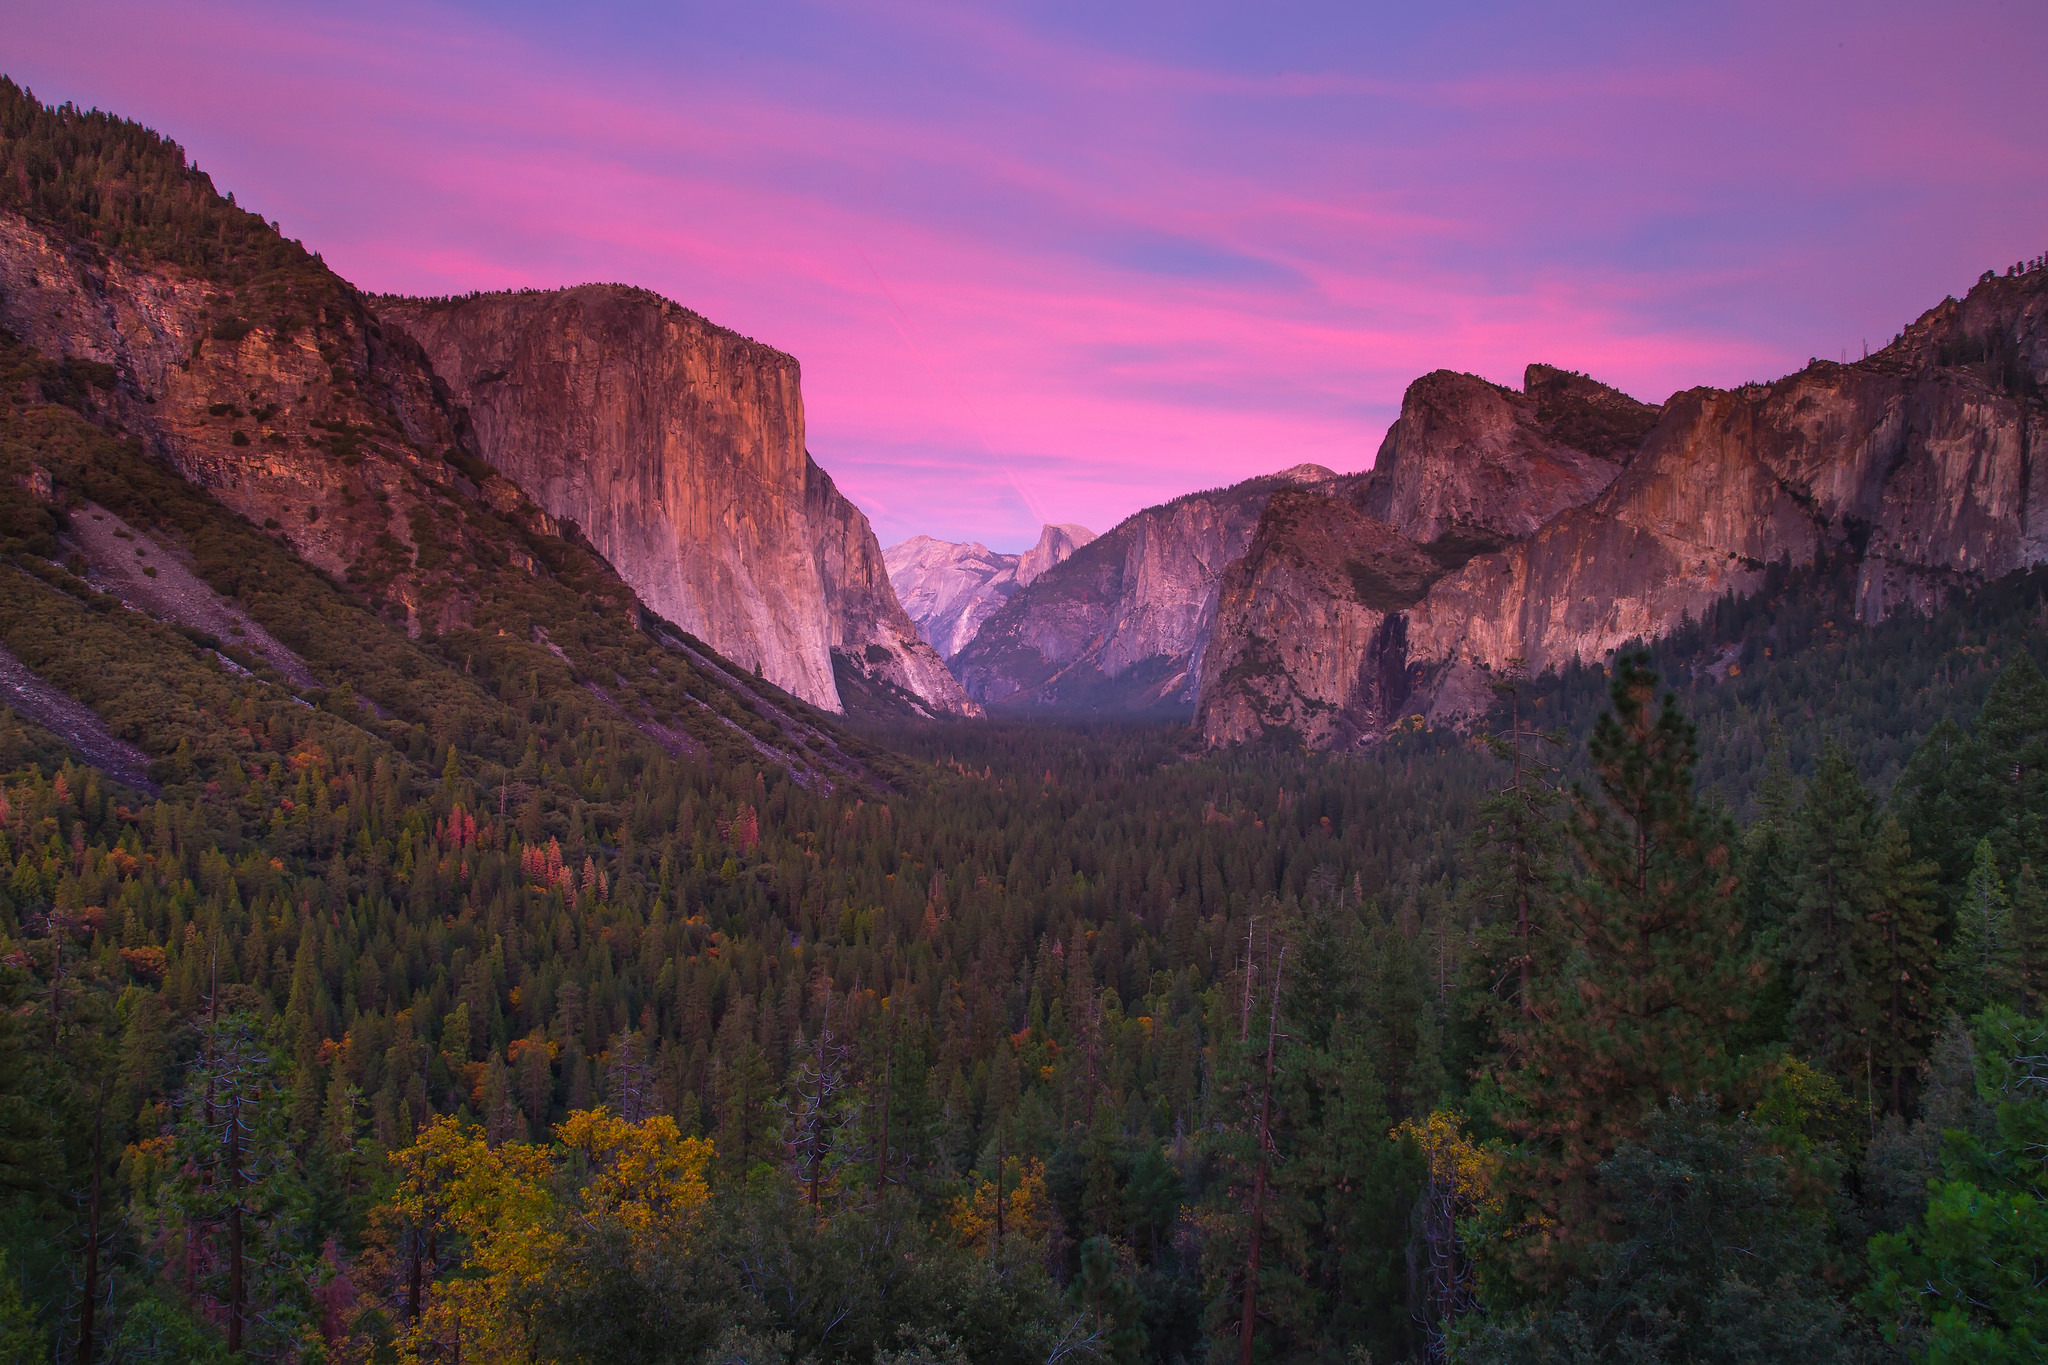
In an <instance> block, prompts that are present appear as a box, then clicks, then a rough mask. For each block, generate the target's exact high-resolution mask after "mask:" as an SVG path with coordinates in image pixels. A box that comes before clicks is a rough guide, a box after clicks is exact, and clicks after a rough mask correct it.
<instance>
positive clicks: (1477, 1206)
mask: <svg viewBox="0 0 2048 1365" xmlns="http://www.w3.org/2000/svg"><path fill="white" fill-rule="evenodd" d="M1390 1136H1391V1137H1393V1138H1394V1140H1395V1141H1397V1142H1398V1141H1404V1140H1405V1141H1409V1142H1413V1143H1414V1144H1415V1145H1416V1146H1417V1147H1419V1148H1421V1149H1422V1156H1423V1161H1424V1163H1425V1172H1424V1176H1423V1185H1422V1245H1423V1254H1424V1256H1425V1257H1426V1258H1427V1263H1426V1265H1425V1266H1424V1267H1423V1283H1424V1289H1423V1293H1424V1303H1423V1310H1424V1312H1425V1314H1426V1315H1427V1317H1426V1319H1425V1323H1424V1330H1425V1332H1426V1334H1427V1336H1428V1345H1429V1357H1430V1359H1431V1360H1442V1359H1443V1358H1444V1338H1445V1335H1446V1333H1447V1332H1448V1330H1449V1328H1450V1325H1451V1323H1452V1322H1454V1321H1456V1320H1457V1318H1458V1317H1459V1316H1460V1315H1461V1314H1463V1313H1466V1312H1469V1311H1470V1310H1471V1308H1472V1306H1473V1303H1474V1298H1473V1267H1472V1258H1471V1256H1470V1255H1469V1254H1468V1253H1467V1251H1466V1248H1465V1242H1464V1228H1463V1226H1461V1225H1467V1224H1469V1220H1471V1219H1472V1218H1473V1217H1475V1216H1477V1215H1479V1214H1498V1213H1499V1212H1500V1211H1501V1208H1502V1202H1503V1201H1502V1199H1501V1194H1500V1188H1499V1181H1498V1179H1497V1178H1496V1177H1497V1176H1498V1173H1499V1171H1500V1154H1499V1153H1498V1152H1496V1151H1494V1150H1492V1149H1491V1148H1488V1147H1484V1146H1481V1145H1480V1144H1478V1143H1476V1142H1474V1141H1473V1140H1472V1139H1471V1137H1470V1136H1469V1135H1468V1134H1467V1133H1466V1132H1465V1130H1464V1119H1463V1117H1462V1116H1461V1115H1459V1114H1456V1113H1453V1112H1451V1111H1450V1110H1445V1109H1434V1110H1431V1111H1430V1113H1429V1116H1428V1117H1426V1118H1422V1119H1405V1120H1403V1121H1402V1122H1401V1124H1400V1126H1398V1127H1397V1128H1395V1129H1394V1131H1393V1132H1392V1134H1390Z"/></svg>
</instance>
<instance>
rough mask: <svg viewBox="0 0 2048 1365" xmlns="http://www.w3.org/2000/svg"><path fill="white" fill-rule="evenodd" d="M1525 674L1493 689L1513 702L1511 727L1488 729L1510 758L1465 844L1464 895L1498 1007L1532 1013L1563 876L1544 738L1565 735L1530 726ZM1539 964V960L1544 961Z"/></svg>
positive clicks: (1551, 740)
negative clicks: (1533, 989) (1533, 986)
mask: <svg viewBox="0 0 2048 1365" xmlns="http://www.w3.org/2000/svg"><path fill="white" fill-rule="evenodd" d="M1521 684H1522V677H1521V671H1520V669H1519V668H1511V669H1510V670H1509V673H1508V675H1507V677H1506V678H1505V679H1504V680H1503V681H1502V682H1500V683H1498V684H1496V685H1495V689H1494V690H1495V691H1496V693H1498V694H1499V695H1500V696H1501V697H1502V698H1503V699H1504V700H1505V701H1506V702H1507V703H1508V726H1507V729H1506V730H1505V731H1504V732H1502V733H1500V734H1496V735H1489V736H1487V743H1488V746H1489V747H1490V748H1491V749H1492V751H1493V755H1494V757H1495V758H1498V759H1500V760H1501V761H1503V762H1505V763H1507V764H1508V765H1509V766H1508V774H1507V777H1506V780H1505V781H1503V782H1502V783H1501V785H1500V786H1499V787H1497V788H1496V789H1494V790H1493V791H1492V792H1490V793H1488V795H1487V797H1486V799H1485V800H1483V801H1481V802H1480V803H1479V809H1478V812H1477V821H1476V824H1475V828H1474V830H1473V833H1472V837H1471V839H1470V841H1469V842H1468V844H1467V847H1466V869H1467V870H1466V873H1465V877H1464V881H1463V883H1462V885H1461V886H1460V894H1459V902H1460V905H1461V907H1462V908H1463V909H1464V910H1465V911H1467V912H1468V914H1469V918H1470V919H1471V920H1472V921H1473V922H1476V923H1478V924H1481V925H1484V926H1486V929H1487V931H1488V932H1487V933H1486V934H1485V937H1484V939H1483V941H1482V943H1481V946H1480V950H1479V952H1478V953H1477V954H1475V957H1476V959H1477V961H1479V962H1480V963H1482V964H1483V965H1484V969H1485V970H1486V975H1487V978H1488V979H1487V990H1488V993H1489V994H1490V995H1491V996H1492V997H1493V999H1494V1000H1496V1001H1498V1002H1499V1005H1498V1008H1499V1009H1505V1010H1509V1011H1512V1012H1515V1013H1519V1014H1527V1013H1529V1011H1530V1009H1531V1008H1532V1001H1531V999H1530V982H1531V980H1532V979H1533V977H1534V976H1535V975H1536V974H1537V972H1538V971H1540V970H1544V969H1546V968H1547V967H1548V966H1549V965H1550V964H1549V961H1548V959H1549V957H1550V956H1551V955H1552V952H1553V944H1552V939H1551V934H1552V930H1553V929H1554V920H1555V902H1556V896H1557V881H1558V876H1559V870H1560V866H1561V864H1562V861H1563V853H1564V837H1563V833H1562V830H1561V828H1560V825H1559V821H1558V806H1559V794H1558V791H1557V789H1556V788H1555V787H1554V786H1553V785H1552V782H1553V780H1554V778H1553V774H1554V773H1555V771H1556V769H1555V767H1554V765H1552V764H1551V763H1549V762H1547V761H1546V760H1545V758H1544V755H1543V748H1544V746H1546V745H1547V746H1555V745H1559V744H1562V743H1563V735H1562V734H1561V733H1559V732H1548V731H1541V732H1539V731H1534V730H1531V729H1530V728H1529V727H1528V726H1527V725H1526V723H1525V722H1524V721H1523V719H1522V712H1521V692H1522V686H1521ZM1539 964H1541V965H1539Z"/></svg>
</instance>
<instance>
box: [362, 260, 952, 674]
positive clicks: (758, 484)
mask: <svg viewBox="0 0 2048 1365" xmlns="http://www.w3.org/2000/svg"><path fill="white" fill-rule="evenodd" d="M377 310H378V315H379V317H380V318H382V319H383V320H384V321H385V322H386V323H388V324H389V325H391V326H393V327H395V328H399V329H402V330H403V331H404V333H405V334H406V335H408V336H409V337H411V338H413V339H415V340H416V341H417V342H418V344H419V345H420V346H421V347H422V348H423V349H424V351H425V354H426V355H427V357H428V358H429V359H430V361H431V362H432V364H433V367H434V370H435V373H436V374H437V375H438V376H439V377H440V378H441V379H442V380H443V381H444V382H445V383H446V384H447V386H448V389H449V392H450V394H451V397H452V399H453V401H454V402H455V403H456V404H457V405H458V406H459V407H460V408H461V409H462V410H464V411H465V412H466V413H467V415H468V419H469V421H470V423H471V424H472V426H473V428H474V433H475V440H476V442H477V446H478V449H479V451H480V452H481V453H482V455H483V456H484V458H485V459H486V460H488V461H490V463H491V464H492V465H493V466H495V467H496V468H497V469H498V470H499V471H500V472H501V473H503V474H504V475H505V476H506V477H507V478H509V479H510V480H512V481H513V482H514V483H515V484H517V485H518V486H519V487H520V488H521V489H523V490H524V491H525V492H526V493H527V494H528V495H529V496H530V497H532V498H533V499H534V501H536V502H537V503H538V504H539V505H540V506H541V507H543V508H544V509H546V510H547V512H548V513H549V514H550V515H551V516H554V517H557V518H560V519H562V520H564V521H569V522H573V523H574V524H575V526H576V528H577V529H578V531H580V532H581V534H582V535H583V536H584V537H585V538H586V539H588V540H589V542H590V543H591V545H592V546H594V547H595V548H596V549H597V551H598V552H599V553H600V554H602V555H604V556H605V558H606V559H607V560H609V561H610V562H611V564H612V566H613V567H614V568H615V569H616V570H617V571H618V572H619V574H620V576H621V577H623V578H624V579H625V580H626V581H627V582H628V583H630V584H632V585H633V587H634V589H635V590H636V591H637V592H638V593H639V594H640V595H641V597H642V599H643V600H644V601H646V603H647V604H648V606H649V607H650V608H652V609H653V610H654V611H656V612H658V613H660V614H661V615H662V616H664V617H666V618H667V619H669V620H671V621H673V622H675V623H676V624H677V625H678V626H681V627H682V628H683V629H685V630H687V631H689V632H691V633H692V634H694V635H696V636H698V637H699V638H700V639H702V640H704V641H705V642H706V643H707V644H709V645H710V646H711V647H712V648H714V649H716V650H717V651H718V652H719V653H720V654H722V655H724V656H725V657H727V658H729V659H731V660H733V661H734V662H735V663H737V664H739V665H741V666H742V667H744V668H749V669H754V670H758V671H759V672H760V674H761V675H762V676H763V677H764V678H766V679H767V680H769V681H770V682H773V683H775V684H777V685H778V686H780V687H782V688H784V689H786V690H787V691H789V692H791V693H793V694H795V695H796V696H799V697H802V698H804V699H805V700H806V701H809V702H812V703H813V704H815V705H818V706H821V707H824V708H825V709H827V710H833V711H837V710H839V709H841V704H842V703H841V697H840V688H839V684H838V682H837V681H836V679H835V668H836V669H837V670H838V671H840V672H842V673H845V672H851V673H852V674H855V675H858V676H859V677H861V678H864V679H868V680H870V681H872V682H873V683H874V684H875V685H876V686H877V687H879V688H881V689H882V690H884V691H888V690H890V689H900V690H901V691H902V692H904V693H906V694H908V695H910V696H913V697H915V698H916V699H917V704H918V705H919V706H920V707H921V708H923V709H927V710H938V711H952V712H969V711H972V710H973V709H974V708H973V706H972V703H970V702H969V701H968V699H967V697H966V696H965V694H964V693H962V692H961V691H960V689H959V687H958V685H957V684H956V683H954V682H953V680H952V677H951V675H950V674H948V673H947V672H946V669H945V666H944V662H943V661H942V660H940V659H939V658H938V657H937V655H936V654H934V653H933V652H932V651H931V650H930V647H929V646H927V645H925V644H924V643H923V641H922V640H920V639H919V638H918V636H917V634H916V631H915V628H914V627H912V626H911V624H910V622H909V619H908V618H907V617H905V616H904V615H903V611H902V608H901V607H900V606H899V605H898V604H897V602H896V599H895V594H894V592H893V590H892V589H891V588H890V587H889V583H888V577H887V574H886V573H885V572H882V571H881V555H880V551H879V548H878V547H877V546H876V545H875V543H874V534H873V532H872V531H871V530H870V529H869V527H868V524H867V519H866V517H865V516H863V515H862V514H861V513H860V511H859V509H858V508H856V507H854V506H853V505H852V504H851V503H850V502H848V501H847V500H846V499H845V498H844V497H842V496H841V495H840V494H839V493H838V491H837V489H836V488H834V487H833V486H832V483H831V481H830V479H828V478H826V477H825V475H824V473H823V471H822V470H820V469H818V467H817V465H816V464H815V463H814V462H813V461H812V460H811V458H810V456H809V453H808V451H807V450H806V448H805V442H804V411H803V397H802V393H801V389H800V386H799V375H798V368H797V362H796V361H795V360H794V359H793V358H791V357H790V356H787V355H784V354H783V353H782V352H780V351H776V350H774V349H772V348H770V347H767V346H763V345H760V344H759V343H757V342H754V341H750V340H748V339H747V338H745V337H742V336H739V335H738V334H737V333H734V332H730V331H727V330H726V329H724V328H722V327H717V326H714V325H713V324H712V323H710V322H708V321H706V320H705V319H704V318H702V317H699V316H698V315H697V314H695V313H692V312H690V311H689V310H688V309H685V308H682V307H679V306H678V305H676V304H674V303H672V302H670V301H668V300H667V299H664V298H662V297H660V296H659V295H657V294H653V293H650V292H648V291H646V290H641V289H629V288H625V287H621V286H615V285H584V286H581V287H578V288H574V289H563V290H551V291H545V292H542V291H528V292H522V293H501V294H484V295H475V296H471V297H469V298H463V299H452V300H421V299H393V298H386V299H380V300H378V301H377ZM828 580H829V581H828Z"/></svg>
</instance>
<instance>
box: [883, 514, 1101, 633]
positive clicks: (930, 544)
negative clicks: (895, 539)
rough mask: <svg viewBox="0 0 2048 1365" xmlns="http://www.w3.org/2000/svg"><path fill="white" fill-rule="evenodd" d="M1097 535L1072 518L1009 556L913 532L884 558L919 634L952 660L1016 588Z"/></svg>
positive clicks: (977, 544)
mask: <svg viewBox="0 0 2048 1365" xmlns="http://www.w3.org/2000/svg"><path fill="white" fill-rule="evenodd" d="M1093 539H1095V533H1094V532H1093V531H1091V530H1089V529H1088V528H1087V527H1085V526H1076V525H1074V524H1072V523H1071V522H1069V523H1063V524H1061V525H1057V526H1045V527H1042V528H1040V530H1039V533H1038V543H1037V544H1035V545H1033V546H1032V547H1031V548H1030V549H1028V550H1026V551H1025V552H1024V553H1023V554H1021V555H1009V554H1003V553H1000V552H999V551H995V550H991V549H989V548H988V546H986V545H983V544H982V543H981V542H980V541H978V540H977V541H969V542H967V543H965V544H961V543H958V542H955V541H949V540H934V539H933V538H932V537H930V536H912V537H911V538H910V539H909V540H906V541H903V542H901V543H900V544H896V545H891V546H890V547H889V548H888V549H887V550H886V551H884V552H883V558H884V559H885V560H886V561H887V563H888V566H889V582H890V584H891V585H892V586H893V587H894V588H895V589H896V597H897V600H898V601H900V602H901V603H902V604H903V609H904V611H906V612H908V613H909V614H910V619H911V620H912V621H913V622H915V623H916V625H917V633H918V634H919V635H920V636H922V637H923V638H924V639H925V640H926V641H927V642H929V643H930V645H931V646H932V648H933V649H936V650H937V651H938V652H939V655H940V657H941V658H945V659H951V658H952V657H953V656H954V655H956V654H958V653H959V652H960V651H961V650H963V649H965V648H966V647H967V644H968V642H969V641H970V640H972V639H973V638H974V636H975V633H976V632H977V631H979V630H980V629H981V626H982V623H983V622H984V621H986V620H988V618H989V617H991V616H993V615H994V614H995V612H996V610H997V608H999V607H1001V606H1002V605H1003V603H1005V602H1007V601H1009V600H1010V598H1011V596H1012V595H1013V594H1014V593H1015V592H1016V591H1017V589H1019V588H1028V587H1030V586H1031V585H1032V584H1033V583H1035V582H1037V581H1038V580H1039V578H1041V577H1043V576H1044V574H1045V573H1046V571H1047V570H1049V569H1051V568H1052V567H1053V566H1054V565H1057V564H1063V563H1065V562H1066V561H1067V560H1068V559H1070V558H1072V557H1073V554H1074V551H1076V550H1078V549H1080V548H1081V547H1082V546H1083V545H1086V544H1087V543H1088V542H1089V541H1091V540H1093Z"/></svg>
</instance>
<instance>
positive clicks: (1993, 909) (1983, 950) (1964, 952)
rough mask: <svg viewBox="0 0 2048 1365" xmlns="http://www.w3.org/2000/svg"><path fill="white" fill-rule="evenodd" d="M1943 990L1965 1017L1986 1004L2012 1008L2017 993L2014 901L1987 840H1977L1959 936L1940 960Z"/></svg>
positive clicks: (1959, 919) (1959, 909)
mask: <svg viewBox="0 0 2048 1365" xmlns="http://www.w3.org/2000/svg"><path fill="white" fill-rule="evenodd" d="M1942 988H1943V994H1944V996H1945V997H1946V999H1947V1002H1948V1006H1949V1008H1950V1009H1953V1010H1955V1011H1956V1012H1957V1013H1959V1014H1961V1015H1963V1016H1964V1017H1965V1018H1967V1017H1969V1016H1970V1015H1973V1014H1975V1013H1977V1012H1978V1011H1979V1010H1981V1009H1983V1008H1984V1007H1985V1006H1986V1005H1992V1004H2010V1003H2011V1002H2013V1001H2014V1000H2015V999H2016V998H2017V997H2018V995H2019V954H2018V952H2017V950H2016V948H2015V945H2014V943H2013V932H2012V902H2011V900H2010V899H2009V898H2008V897H2007V896H2006V892H2005V882H2004V880H2003V879H2002V878H2001V877H2000V876H1999V875H1998V857H1997V855H1996V854H1995V853H1993V852H1992V851H1991V840H1990V838H1989V837H1988V836H1987V837H1985V838H1983V839H1980V840H1978V841H1977V856H1976V858H1975V859H1974V860H1973V861H1972V863H1971V865H1970V879H1969V881H1968V883H1966V884H1965V886H1964V889H1963V895H1962V898H1961V901H1960V902H1959V903H1958V905H1957V906H1956V931H1955V937H1954V938H1952V939H1951V940H1950V941H1949V945H1948V952H1947V954H1946V955H1945V956H1944V957H1943V959H1942Z"/></svg>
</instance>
